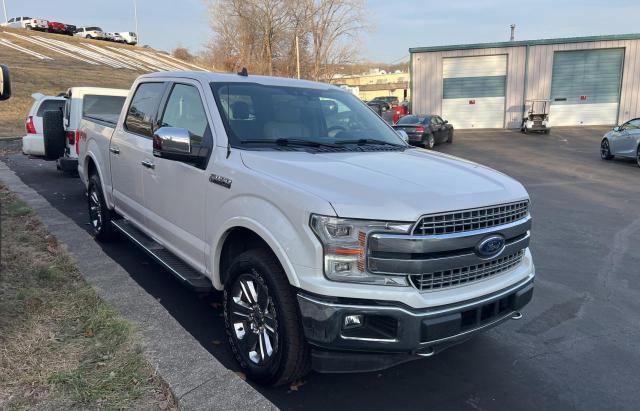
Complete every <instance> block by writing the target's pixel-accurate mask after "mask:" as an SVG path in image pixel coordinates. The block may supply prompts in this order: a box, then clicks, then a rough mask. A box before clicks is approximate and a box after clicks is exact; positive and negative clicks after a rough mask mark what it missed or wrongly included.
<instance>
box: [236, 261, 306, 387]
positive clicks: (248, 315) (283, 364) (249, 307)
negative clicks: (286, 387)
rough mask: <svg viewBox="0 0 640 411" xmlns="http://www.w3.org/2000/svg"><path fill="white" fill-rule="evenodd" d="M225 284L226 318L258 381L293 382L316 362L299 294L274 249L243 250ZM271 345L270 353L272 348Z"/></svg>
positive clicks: (243, 362)
mask: <svg viewBox="0 0 640 411" xmlns="http://www.w3.org/2000/svg"><path fill="white" fill-rule="evenodd" d="M227 278H228V280H227V281H226V282H225V287H224V300H223V305H224V323H225V328H226V331H227V337H228V338H227V339H228V341H229V346H230V347H231V351H232V352H233V355H234V357H235V358H236V361H237V362H238V364H239V365H240V367H241V368H242V371H243V372H244V373H245V374H246V375H247V377H248V378H249V379H251V380H252V381H255V382H257V383H259V384H265V385H272V386H278V385H283V384H287V383H291V382H294V381H296V380H298V379H300V378H302V377H303V376H304V375H305V374H307V373H308V372H309V370H310V367H311V360H310V354H309V346H308V344H307V343H306V341H305V339H304V335H303V334H304V333H303V329H302V321H301V320H300V314H299V313H298V305H297V302H296V295H295V292H294V291H293V289H292V287H291V285H289V281H288V280H287V276H286V274H285V272H284V270H283V269H282V266H281V265H280V263H279V262H278V260H277V259H276V257H275V256H274V255H273V253H272V252H271V251H270V250H265V249H253V250H249V251H245V252H244V253H242V254H240V255H238V256H237V257H236V258H235V259H234V260H233V262H232V264H231V267H230V268H229V271H228V276H227ZM269 350H271V353H269Z"/></svg>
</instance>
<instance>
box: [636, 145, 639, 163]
mask: <svg viewBox="0 0 640 411" xmlns="http://www.w3.org/2000/svg"><path fill="white" fill-rule="evenodd" d="M636 164H637V165H638V167H640V146H638V149H637V150H636Z"/></svg>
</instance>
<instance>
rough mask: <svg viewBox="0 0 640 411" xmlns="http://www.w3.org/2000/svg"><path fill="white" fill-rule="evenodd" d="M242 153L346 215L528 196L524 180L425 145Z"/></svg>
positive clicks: (409, 213) (396, 216)
mask: <svg viewBox="0 0 640 411" xmlns="http://www.w3.org/2000/svg"><path fill="white" fill-rule="evenodd" d="M241 156H242V160H243V162H244V164H245V165H246V166H247V167H248V168H250V169H252V170H254V171H257V172H259V173H263V174H265V175H269V176H271V177H273V178H276V179H278V180H281V181H284V182H286V183H289V184H291V185H294V186H296V187H298V188H299V189H302V190H305V191H307V192H310V193H312V194H314V195H316V196H318V197H320V198H323V199H325V200H327V201H328V202H329V203H330V204H331V205H332V206H333V208H334V209H335V211H336V213H337V215H338V216H340V217H345V218H362V219H371V220H385V221H416V220H417V219H418V218H419V217H420V216H421V215H424V214H430V213H437V212H444V211H453V210H461V209H468V208H474V207H482V206H488V205H494V204H501V203H506V202H511V201H518V200H522V199H526V198H528V195H527V192H526V190H525V189H524V187H523V186H522V185H521V184H520V183H518V182H517V181H515V180H514V179H512V178H510V177H508V176H506V175H504V174H502V173H500V172H498V171H495V170H492V169H490V168H488V167H485V166H482V165H479V164H476V163H473V162H470V161H466V160H463V159H459V158H456V157H453V156H449V155H445V154H441V153H436V152H433V151H426V150H421V149H408V150H405V151H403V152H349V153H330V154H312V153H308V152H302V151H300V152H278V151H242V154H241ZM309 211H311V212H313V209H311V210H309Z"/></svg>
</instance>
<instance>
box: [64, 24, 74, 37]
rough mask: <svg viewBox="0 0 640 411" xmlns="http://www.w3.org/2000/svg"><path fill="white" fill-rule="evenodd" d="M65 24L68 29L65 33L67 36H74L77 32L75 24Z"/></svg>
mask: <svg viewBox="0 0 640 411" xmlns="http://www.w3.org/2000/svg"><path fill="white" fill-rule="evenodd" d="M65 26H67V30H66V31H65V32H64V34H66V35H67V36H73V35H74V34H76V26H74V25H73V24H65Z"/></svg>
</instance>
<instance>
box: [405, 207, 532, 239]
mask: <svg viewBox="0 0 640 411" xmlns="http://www.w3.org/2000/svg"><path fill="white" fill-rule="evenodd" d="M528 213H529V201H526V200H525V201H519V202H515V203H508V204H501V205H496V206H491V207H481V208H473V209H469V210H461V211H453V212H448V213H440V214H430V215H427V216H424V217H422V218H421V219H420V220H419V221H418V223H417V224H416V226H415V227H414V229H413V234H414V235H438V234H452V233H461V232H465V231H473V230H481V229H484V228H491V227H497V226H500V225H504V224H509V223H512V222H514V221H517V220H520V219H522V218H525V217H526V216H527V214H528Z"/></svg>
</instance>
